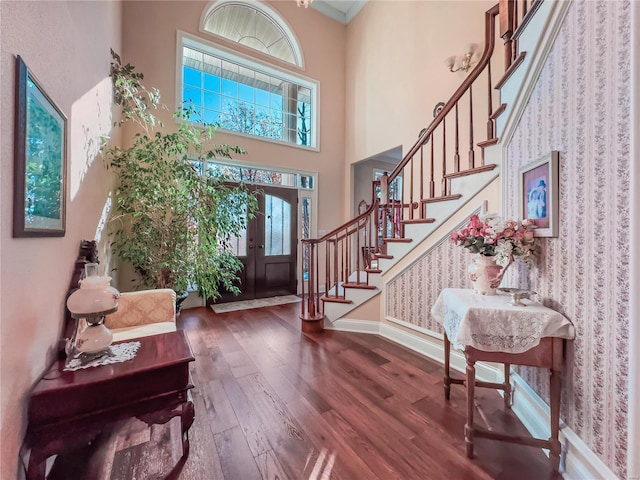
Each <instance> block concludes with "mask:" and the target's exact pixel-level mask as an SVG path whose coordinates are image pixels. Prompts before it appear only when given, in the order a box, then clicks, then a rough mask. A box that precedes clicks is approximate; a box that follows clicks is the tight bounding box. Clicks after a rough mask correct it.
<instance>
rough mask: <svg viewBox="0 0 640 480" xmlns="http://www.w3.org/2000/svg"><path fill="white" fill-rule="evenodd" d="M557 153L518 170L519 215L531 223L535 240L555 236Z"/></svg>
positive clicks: (557, 193) (556, 219)
mask: <svg viewBox="0 0 640 480" xmlns="http://www.w3.org/2000/svg"><path fill="white" fill-rule="evenodd" d="M559 158H560V154H559V152H551V153H550V154H549V155H547V156H545V157H543V158H541V159H540V160H538V161H536V162H533V163H530V164H529V165H525V166H524V167H522V168H520V196H519V198H520V209H519V211H520V215H521V217H522V218H528V219H530V220H535V222H536V227H537V228H536V229H535V230H534V234H535V236H536V237H557V236H558V220H559V219H558V203H559V202H558V195H559V187H558V165H559Z"/></svg>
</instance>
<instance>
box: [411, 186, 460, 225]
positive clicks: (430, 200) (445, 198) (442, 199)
mask: <svg viewBox="0 0 640 480" xmlns="http://www.w3.org/2000/svg"><path fill="white" fill-rule="evenodd" d="M461 197H462V195H461V194H459V193H455V194H453V195H442V196H441V197H433V198H425V199H423V200H420V201H421V202H422V203H436V202H446V201H448V200H458V199H459V198H461ZM433 220H434V221H435V219H433Z"/></svg>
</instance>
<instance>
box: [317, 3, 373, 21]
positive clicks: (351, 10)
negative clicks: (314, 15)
mask: <svg viewBox="0 0 640 480" xmlns="http://www.w3.org/2000/svg"><path fill="white" fill-rule="evenodd" d="M366 3H367V0H315V1H314V2H313V3H312V4H311V8H313V9H314V10H317V11H318V12H320V13H322V14H324V15H326V16H327V17H331V18H333V19H334V20H336V21H338V22H340V23H344V24H345V25H347V24H348V23H349V22H350V21H351V20H353V18H354V17H355V16H356V15H357V14H358V12H359V11H360V10H362V7H364V6H365V4H366Z"/></svg>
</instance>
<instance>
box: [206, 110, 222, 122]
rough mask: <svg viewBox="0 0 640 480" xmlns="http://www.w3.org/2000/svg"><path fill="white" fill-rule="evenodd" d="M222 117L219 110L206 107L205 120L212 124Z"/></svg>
mask: <svg viewBox="0 0 640 480" xmlns="http://www.w3.org/2000/svg"><path fill="white" fill-rule="evenodd" d="M219 119H220V114H219V113H218V112H214V111H212V110H207V109H206V108H205V109H204V122H205V123H208V124H210V125H213V124H214V123H218V121H219Z"/></svg>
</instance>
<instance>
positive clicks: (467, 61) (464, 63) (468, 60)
mask: <svg viewBox="0 0 640 480" xmlns="http://www.w3.org/2000/svg"><path fill="white" fill-rule="evenodd" d="M477 47H478V46H477V45H476V44H475V43H470V44H469V45H468V46H467V49H466V52H467V53H465V54H464V55H462V56H461V57H460V60H459V62H458V64H457V67H456V57H455V56H454V57H449V58H447V59H446V60H445V63H446V65H447V67H448V68H449V71H450V72H459V71H460V70H462V71H464V72H468V71H469V69H470V68H471V67H473V66H474V65H475V64H476V63H477V62H473V61H472V58H473V55H474V54H475V53H476V49H477Z"/></svg>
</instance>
